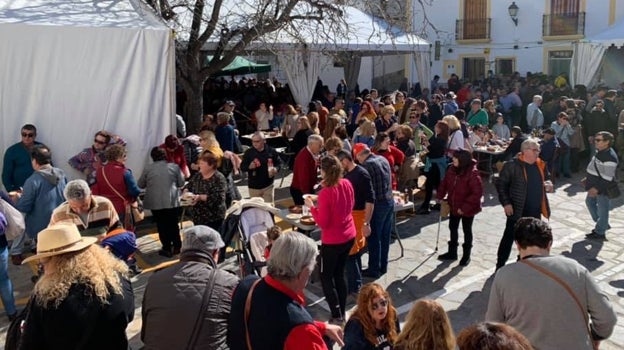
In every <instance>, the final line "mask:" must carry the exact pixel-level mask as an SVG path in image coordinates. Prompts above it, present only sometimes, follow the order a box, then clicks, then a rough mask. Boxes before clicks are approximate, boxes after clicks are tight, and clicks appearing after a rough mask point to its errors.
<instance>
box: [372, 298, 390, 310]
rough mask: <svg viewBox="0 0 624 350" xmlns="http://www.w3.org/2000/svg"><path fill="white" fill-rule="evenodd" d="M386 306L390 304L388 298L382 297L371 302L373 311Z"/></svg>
mask: <svg viewBox="0 0 624 350" xmlns="http://www.w3.org/2000/svg"><path fill="white" fill-rule="evenodd" d="M386 306H388V300H386V299H381V300H380V301H379V302H377V303H372V304H371V308H372V309H373V311H375V310H377V309H378V308H381V307H386Z"/></svg>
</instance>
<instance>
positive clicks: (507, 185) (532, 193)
mask: <svg viewBox="0 0 624 350" xmlns="http://www.w3.org/2000/svg"><path fill="white" fill-rule="evenodd" d="M520 151H521V153H520V154H518V156H517V157H515V158H514V159H512V160H510V161H508V162H505V164H504V165H503V170H501V172H500V176H499V178H498V182H497V183H496V190H497V192H498V200H499V201H500V203H501V204H502V206H503V208H504V209H505V215H506V216H507V223H506V225H505V232H504V233H503V238H502V239H501V242H500V244H499V245H498V253H497V256H498V258H497V261H496V269H497V270H498V269H500V268H501V267H503V266H504V265H505V263H506V262H507V259H509V254H511V247H512V245H513V239H514V237H513V228H514V225H515V224H516V221H518V219H519V218H521V217H527V216H529V217H534V218H537V219H541V217H542V216H544V217H545V218H549V217H550V206H549V205H548V198H547V197H546V192H552V190H553V187H552V183H551V182H550V173H549V172H548V169H547V168H546V164H545V163H544V161H542V160H541V159H540V158H539V157H538V156H539V153H540V145H539V143H538V142H537V141H536V140H533V139H527V140H525V141H524V142H522V145H521V146H520Z"/></svg>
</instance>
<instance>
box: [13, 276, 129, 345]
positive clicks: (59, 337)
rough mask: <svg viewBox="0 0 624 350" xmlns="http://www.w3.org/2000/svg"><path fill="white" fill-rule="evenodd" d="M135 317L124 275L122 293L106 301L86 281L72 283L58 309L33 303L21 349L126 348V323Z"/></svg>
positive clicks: (111, 296) (127, 282) (113, 295)
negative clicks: (84, 282) (101, 299)
mask: <svg viewBox="0 0 624 350" xmlns="http://www.w3.org/2000/svg"><path fill="white" fill-rule="evenodd" d="M133 318H134V292H133V290H132V285H131V283H130V281H129V280H128V279H125V278H122V294H121V295H120V294H111V295H110V296H109V298H108V300H107V303H105V304H102V303H101V302H100V301H99V300H97V298H96V297H95V295H94V293H93V292H92V291H91V290H90V289H89V288H88V287H87V286H86V285H85V284H73V285H72V286H71V287H70V289H69V293H68V295H67V297H66V298H65V300H63V301H62V302H61V304H60V305H59V306H58V307H57V308H54V307H53V306H48V307H47V308H44V307H43V306H42V305H40V304H39V303H38V302H36V301H35V302H34V303H32V305H31V309H30V312H29V313H28V316H27V318H26V326H25V328H24V333H23V335H22V342H21V344H20V347H19V349H20V350H27V349H33V350H35V349H36V350H40V349H46V350H54V349H59V350H60V349H75V350H78V349H84V350H97V349H102V350H104V349H127V348H128V338H127V337H126V326H127V325H128V323H130V321H132V319H133Z"/></svg>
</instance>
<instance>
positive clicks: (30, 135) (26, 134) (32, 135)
mask: <svg viewBox="0 0 624 350" xmlns="http://www.w3.org/2000/svg"><path fill="white" fill-rule="evenodd" d="M22 137H35V134H34V133H29V132H23V133H22Z"/></svg>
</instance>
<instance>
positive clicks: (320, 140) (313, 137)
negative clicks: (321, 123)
mask: <svg viewBox="0 0 624 350" xmlns="http://www.w3.org/2000/svg"><path fill="white" fill-rule="evenodd" d="M313 142H318V143H319V144H321V145H322V144H323V136H321V135H317V134H312V135H310V136H308V145H310V144H311V143H313Z"/></svg>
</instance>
